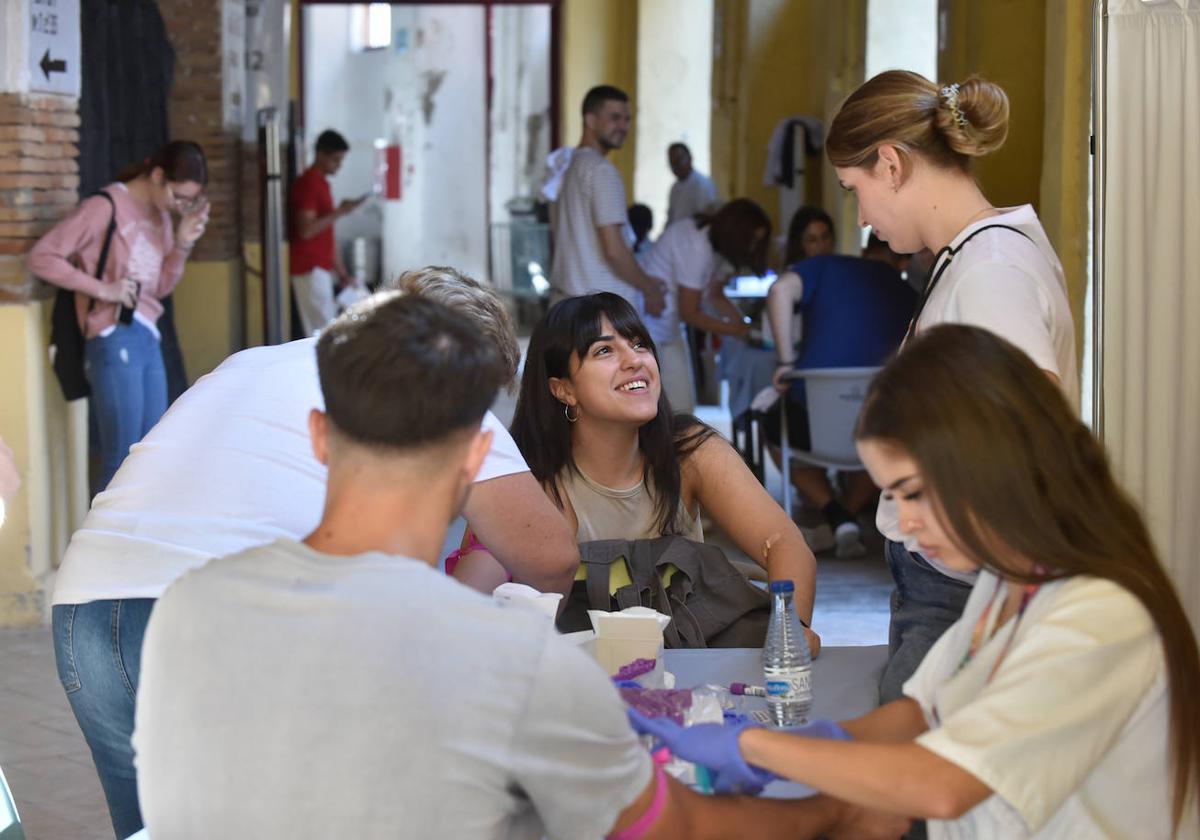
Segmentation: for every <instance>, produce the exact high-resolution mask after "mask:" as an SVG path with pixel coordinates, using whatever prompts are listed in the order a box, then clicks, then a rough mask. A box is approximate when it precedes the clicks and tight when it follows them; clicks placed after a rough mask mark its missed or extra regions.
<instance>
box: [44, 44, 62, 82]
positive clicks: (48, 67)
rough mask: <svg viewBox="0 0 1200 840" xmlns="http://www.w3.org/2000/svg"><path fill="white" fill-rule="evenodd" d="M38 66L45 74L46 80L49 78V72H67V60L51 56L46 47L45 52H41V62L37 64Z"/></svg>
mask: <svg viewBox="0 0 1200 840" xmlns="http://www.w3.org/2000/svg"><path fill="white" fill-rule="evenodd" d="M38 67H41V68H42V72H43V73H45V74H46V80H47V81H49V80H50V74H51V73H66V72H67V62H66V61H64V60H63V59H61V58H51V57H50V50H49V48H47V49H46V52H44V53H43V54H42V60H41V63H39V64H38Z"/></svg>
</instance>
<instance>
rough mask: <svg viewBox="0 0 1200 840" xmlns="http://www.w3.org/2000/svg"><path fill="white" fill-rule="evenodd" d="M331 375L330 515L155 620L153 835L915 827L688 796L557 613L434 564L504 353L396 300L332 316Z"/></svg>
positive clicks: (241, 561)
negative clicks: (509, 602) (558, 629)
mask: <svg viewBox="0 0 1200 840" xmlns="http://www.w3.org/2000/svg"><path fill="white" fill-rule="evenodd" d="M317 365H318V370H319V374H320V381H321V388H322V391H323V392H324V399H325V410H324V412H322V411H320V410H317V409H314V410H313V411H312V413H311V415H310V418H309V430H310V433H311V437H312V447H313V451H314V453H315V454H316V457H317V458H318V460H320V461H321V462H322V463H324V464H327V465H328V467H329V471H328V484H327V491H326V499H325V507H324V512H323V514H322V517H321V520H320V523H319V524H318V525H317V527H316V529H315V530H314V531H313V532H312V533H311V534H309V535H308V536H307V537H306V538H305V539H304V540H303V541H302V542H297V541H295V540H292V539H287V538H282V539H279V540H277V541H276V542H274V543H271V544H269V545H265V546H262V547H259V548H254V549H250V550H248V551H244V552H242V553H240V554H236V555H233V556H231V557H226V558H223V559H218V560H214V561H212V562H210V563H209V564H207V565H206V566H204V567H202V568H200V569H198V570H196V571H192V572H189V573H188V574H187V575H185V576H184V577H183V578H181V579H180V580H179V581H178V582H177V583H175V584H174V585H173V586H171V587H170V589H168V590H167V592H166V594H165V595H163V597H162V598H161V599H160V600H159V602H158V605H157V606H156V608H155V610H154V612H153V614H152V616H151V618H150V623H149V627H148V628H147V633H146V644H145V648H144V650H143V654H142V687H141V691H140V693H139V696H138V708H137V726H136V732H135V735H134V747H135V749H136V754H137V767H138V779H139V782H138V788H139V794H140V797H141V802H142V812H143V814H144V816H145V819H146V824H147V827H148V828H149V833H150V836H151V837H152V838H172V840H186V838H193V837H195V838H200V837H203V838H210V837H254V838H289V840H293V839H294V838H327V837H355V838H374V837H413V838H430V837H447V838H456V840H461V838H510V837H529V838H537V837H541V836H543V834H544V835H547V836H549V837H552V838H572V839H574V838H595V837H600V836H602V835H605V834H608V835H610V836H619V837H624V838H635V837H646V838H663V837H719V836H720V837H730V836H737V835H741V834H743V833H744V832H746V831H748V830H750V831H753V833H754V835H755V836H756V837H760V838H769V837H776V836H778V837H785V836H786V837H793V838H794V837H797V836H802V837H811V836H816V835H818V834H833V835H837V834H838V833H839V832H842V833H844V834H846V836H855V837H862V836H873V835H872V834H871V832H872V831H876V830H878V829H880V828H881V827H882V828H883V829H885V831H884V832H883V833H882V834H880V835H878V836H889V833H890V835H891V836H895V835H896V834H897V833H899V830H901V829H902V828H903V826H900V825H897V824H896V823H894V822H890V821H888V822H886V823H885V824H884V825H883V826H880V825H878V824H876V823H875V821H876V820H880V819H888V818H881V817H878V816H876V815H867V814H864V813H863V812H857V811H851V810H850V809H848V808H847V807H846V806H844V805H842V804H840V803H837V802H834V801H832V800H828V799H820V798H817V799H812V800H805V801H800V802H782V801H768V800H755V799H751V798H746V797H711V798H710V797H701V796H699V795H696V794H693V793H691V792H689V791H687V790H686V789H684V788H682V787H680V786H679V785H678V784H676V783H675V782H673V781H669V780H667V779H666V778H665V777H664V776H663V775H662V774H661V773H660V772H658V771H656V770H655V769H654V765H653V764H652V762H651V759H650V757H649V756H648V755H647V754H646V752H645V750H644V749H643V748H642V747H641V745H640V744H639V742H638V740H637V738H636V736H635V735H634V734H633V732H632V730H631V729H630V728H629V725H628V723H627V722H626V719H625V713H624V710H623V707H622V705H621V702H620V700H619V698H618V696H617V693H616V691H615V689H614V688H613V686H612V685H611V683H610V682H609V680H608V678H607V677H606V676H605V674H604V673H603V671H601V669H600V668H599V667H598V666H597V665H596V664H595V663H594V662H592V661H591V660H590V659H589V658H588V657H587V656H586V655H585V654H584V653H582V652H581V651H579V650H578V649H577V648H575V647H572V646H571V645H569V644H568V643H566V642H564V641H563V640H562V639H560V638H559V637H558V636H557V635H556V634H555V632H554V630H553V628H552V626H551V625H550V623H549V622H547V621H546V620H545V619H544V618H542V617H541V616H539V615H537V614H536V613H533V612H527V611H525V610H523V609H520V608H508V609H505V608H503V607H500V606H498V605H496V604H495V603H493V602H492V601H491V600H489V599H488V598H486V597H485V596H483V595H481V594H479V593H477V592H475V591H473V590H471V589H468V588H467V587H464V586H462V585H461V584H459V583H457V582H455V581H454V580H452V579H450V578H447V577H446V576H445V575H442V574H439V573H438V572H437V570H436V568H434V567H435V565H436V562H437V555H438V550H439V548H440V547H441V545H442V540H443V537H444V533H445V530H446V527H447V524H448V523H449V522H450V520H451V519H452V518H453V517H454V516H455V515H456V514H457V513H458V511H459V510H460V509H461V508H462V506H463V504H464V501H465V499H466V497H467V494H468V493H469V491H470V488H471V483H472V479H473V478H474V475H475V472H476V471H477V470H478V469H479V467H480V464H481V463H482V461H483V459H484V457H485V456H486V454H487V451H488V447H489V445H490V443H491V433H490V432H489V431H486V430H481V428H480V421H481V420H482V418H483V415H484V412H485V411H486V410H487V407H488V405H489V404H490V403H491V401H492V398H493V397H494V395H495V392H496V389H497V387H498V385H499V384H500V383H501V381H502V379H503V376H504V374H503V367H502V365H501V363H500V361H499V359H498V356H497V353H496V350H495V347H494V344H493V343H490V342H488V341H486V340H484V339H482V338H480V337H479V336H478V335H477V334H476V333H475V332H474V331H472V330H471V329H469V328H468V327H466V326H464V325H463V324H462V322H461V318H458V317H457V316H456V315H454V314H453V313H452V312H451V311H450V310H448V309H446V308H444V307H442V306H440V305H439V304H436V303H434V302H432V301H429V300H424V299H421V298H418V297H414V296H392V295H386V294H385V295H381V296H378V297H376V298H375V299H373V300H372V301H369V302H368V303H367V304H365V305H364V306H362V307H361V308H358V309H355V310H352V311H350V312H349V313H347V314H346V315H344V316H343V317H342V318H341V319H339V320H338V321H336V322H334V324H333V326H332V327H331V328H329V330H328V331H327V332H326V333H325V334H324V335H322V337H321V339H320V341H319V342H318V345H317ZM397 393H403V394H413V395H419V396H420V398H419V399H409V400H397V399H392V398H390V397H391V396H392V395H394V394H397Z"/></svg>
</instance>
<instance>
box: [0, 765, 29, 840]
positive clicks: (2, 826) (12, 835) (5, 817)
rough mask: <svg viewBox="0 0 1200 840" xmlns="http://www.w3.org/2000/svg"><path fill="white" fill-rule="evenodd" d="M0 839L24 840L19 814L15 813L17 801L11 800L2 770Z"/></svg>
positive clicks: (0, 775) (0, 776) (0, 783)
mask: <svg viewBox="0 0 1200 840" xmlns="http://www.w3.org/2000/svg"><path fill="white" fill-rule="evenodd" d="M0 840H25V831H24V829H22V828H21V815H20V814H18V813H17V803H15V802H13V798H12V792H11V791H10V790H9V789H8V780H6V779H5V778H4V771H3V770H0Z"/></svg>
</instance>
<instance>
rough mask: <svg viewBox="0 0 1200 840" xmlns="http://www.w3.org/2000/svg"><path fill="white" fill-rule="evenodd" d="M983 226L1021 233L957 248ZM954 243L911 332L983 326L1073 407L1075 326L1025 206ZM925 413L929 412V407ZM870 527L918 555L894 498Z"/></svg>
mask: <svg viewBox="0 0 1200 840" xmlns="http://www.w3.org/2000/svg"><path fill="white" fill-rule="evenodd" d="M988 225H1007V226H1009V227H1014V228H1016V229H1017V230H1020V231H1021V232H1022V233H1024V234H1025V236H1022V235H1021V234H1020V233H1015V232H1013V231H1011V230H1002V229H996V230H988V231H984V232H983V233H980V234H979V235H978V236H975V237H974V238H973V239H971V241H970V242H967V243H966V244H965V245H962V243H963V241H964V240H965V239H966V238H967V237H968V236H970V235H971V234H972V233H973V232H974V231H976V230H978V229H979V228H982V227H986V226H988ZM1026 237H1028V238H1026ZM1031 240H1032V241H1031ZM959 245H962V250H961V251H959V252H958V254H957V255H955V256H954V257H953V259H952V260H950V263H949V266H948V267H947V268H946V269H945V271H944V272H943V273H942V275H941V278H940V279H939V280H938V283H937V286H935V287H934V291H933V294H932V295H930V297H929V301H928V302H927V303H926V305H925V308H924V309H923V310H922V311H921V318H920V320H919V321H918V322H917V333H918V334H920V333H921V331H923V330H927V329H929V328H930V327H933V326H935V325H937V324H944V323H952V324H971V325H974V326H977V327H983V328H985V329H988V330H990V331H992V332H994V333H995V334H996V335H998V336H1000V337H1001V338H1003V339H1006V340H1007V341H1010V342H1012V343H1013V344H1015V345H1016V346H1017V347H1019V348H1021V349H1022V350H1024V351H1025V353H1026V354H1028V355H1029V357H1030V358H1031V359H1033V361H1034V363H1035V364H1036V365H1037V366H1038V367H1040V368H1041V369H1042V370H1046V371H1049V372H1051V373H1053V374H1054V375H1055V376H1057V377H1058V380H1059V382H1060V384H1061V387H1062V390H1063V393H1065V394H1066V395H1067V399H1068V400H1069V401H1070V403H1071V405H1072V406H1074V407H1076V408H1078V406H1079V369H1078V367H1077V365H1076V362H1075V324H1074V321H1073V320H1072V319H1071V304H1070V302H1069V300H1068V299H1067V284H1066V279H1065V278H1064V276H1063V268H1062V263H1060V262H1059V261H1058V256H1057V255H1056V254H1055V253H1054V247H1053V246H1052V245H1051V244H1050V240H1049V239H1047V238H1046V232H1045V231H1044V230H1042V224H1041V222H1039V221H1038V217H1037V214H1036V213H1034V211H1033V208H1032V207H1031V206H1029V205H1028V204H1025V205H1022V206H1021V207H1011V208H1005V209H1004V210H1003V211H1002V212H1001V213H1000V214H999V215H996V216H992V217H990V218H987V219H981V220H980V221H978V222H975V223H974V224H971V225H968V226H967V227H965V228H963V230H962V231H961V232H960V233H959V234H958V236H956V237H954V239H953V240H952V241H951V243H950V247H951V248H952V249H955V248H958V247H959ZM946 260H947V255H945V254H943V255H942V257H941V258H940V259H939V260H938V261H937V264H936V265H935V266H934V273H935V274H936V272H937V270H938V269H939V268H940V267H941V266H942V265H943V264H945V263H946ZM901 352H903V349H901ZM929 410H930V411H937V406H930V409H929ZM876 525H877V526H878V527H879V531H880V533H882V534H883V535H884V536H886V537H887V538H888V539H890V540H893V541H895V542H903V543H905V546H906V547H907V548H908V550H909V551H911V552H914V553H916V552H917V551H918V548H917V541H916V540H915V539H911V538H910V539H907V540H906V539H905V538H904V535H903V534H902V533H901V531H900V520H899V517H898V516H897V514H896V504H895V502H894V501H890V500H888V499H880V501H879V510H878V514H877V516H876ZM925 559H926V561H927V562H928V563H930V565H932V566H934V568H936V569H938V571H940V572H941V573H942V574H944V575H947V576H948V577H953V578H957V579H959V580H964V581H967V582H970V581H971V580H973V579H974V574H968V573H964V572H957V571H955V570H953V569H950V568H948V567H946V566H945V565H943V564H941V563H940V562H938V561H937V560H936V559H933V558H925Z"/></svg>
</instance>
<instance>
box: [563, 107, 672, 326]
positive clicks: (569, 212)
mask: <svg viewBox="0 0 1200 840" xmlns="http://www.w3.org/2000/svg"><path fill="white" fill-rule="evenodd" d="M629 122H630V115H629V97H628V96H626V95H625V93H624V92H623V91H621V90H619V89H617V88H615V87H612V86H610V85H600V86H598V87H594V88H592V89H591V90H589V91H588V92H587V95H586V96H585V97H584V98H583V136H582V138H581V139H580V141H579V146H578V147H577V148H576V149H575V152H574V154H572V155H571V164H570V166H569V167H568V168H567V171H566V173H565V174H564V175H563V179H562V184H561V186H560V187H559V192H558V199H557V200H556V201H555V202H554V206H553V211H552V212H553V221H554V261H553V264H552V269H551V272H550V302H551V303H557V302H558V301H560V300H562V299H563V298H568V297H578V296H579V295H587V294H592V293H593V292H612V293H614V294H618V295H620V296H621V297H623V298H625V299H626V300H628V301H629V302H630V303H631V304H633V306H634V308H636V309H637V310H638V311H639V312H641V313H643V314H644V313H649V314H651V315H659V314H661V313H662V311H663V308H664V307H665V306H666V297H665V290H664V288H663V283H662V281H661V280H660V279H658V278H657V277H651V276H649V275H648V274H646V272H644V271H643V270H642V268H641V266H639V265H638V262H637V260H636V259H635V258H634V256H633V250H632V249H631V247H630V246H631V245H632V238H631V237H630V236H629V223H628V218H627V213H628V208H627V205H626V201H625V185H624V184H623V183H622V181H621V175H620V173H619V172H617V168H616V167H615V166H613V165H612V162H611V161H609V160H608V159H607V156H608V153H609V152H611V151H613V150H614V149H619V148H621V146H622V145H623V144H624V143H625V137H626V136H627V135H628V134H629Z"/></svg>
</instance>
